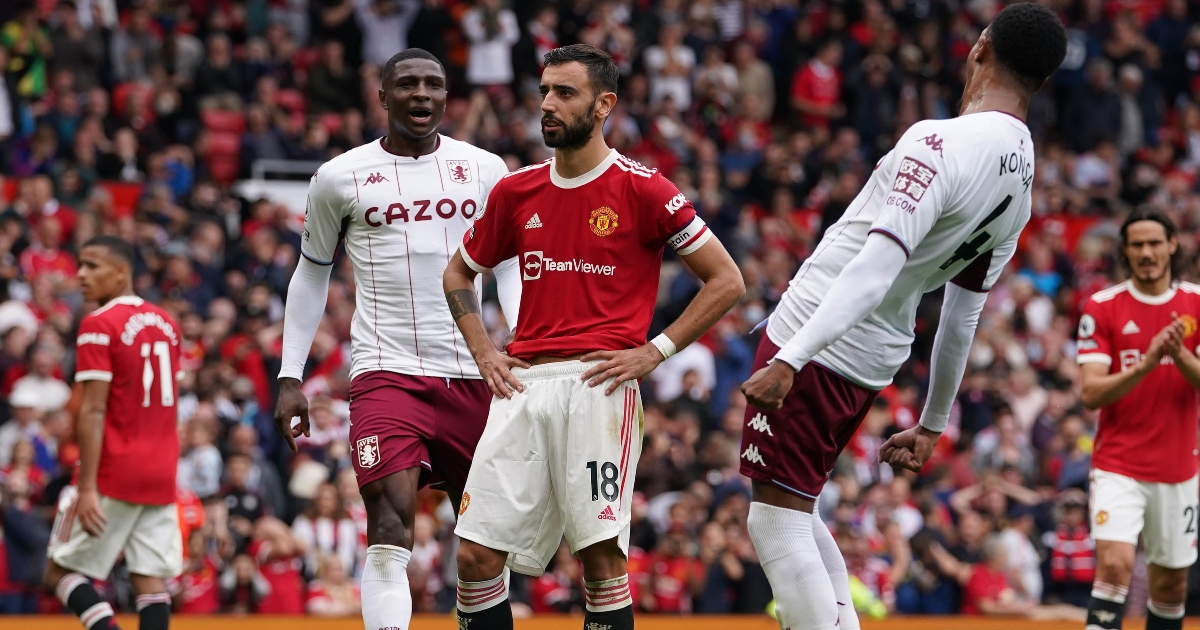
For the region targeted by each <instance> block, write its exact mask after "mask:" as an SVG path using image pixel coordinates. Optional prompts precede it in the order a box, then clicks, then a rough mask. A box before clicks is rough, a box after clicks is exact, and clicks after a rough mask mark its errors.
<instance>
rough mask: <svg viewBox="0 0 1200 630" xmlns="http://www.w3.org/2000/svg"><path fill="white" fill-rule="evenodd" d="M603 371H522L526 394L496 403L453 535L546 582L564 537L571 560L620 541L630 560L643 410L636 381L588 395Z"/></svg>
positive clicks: (576, 364) (572, 367)
mask: <svg viewBox="0 0 1200 630" xmlns="http://www.w3.org/2000/svg"><path fill="white" fill-rule="evenodd" d="M597 363H598V362H589V363H584V362H582V361H563V362H561V363H549V364H545V365H537V366H534V367H532V368H529V369H521V368H516V369H514V370H513V371H512V372H513V376H515V377H517V380H519V381H520V382H521V384H522V385H524V387H525V391H524V392H517V393H515V394H514V395H513V397H512V398H509V399H502V398H493V399H492V407H491V411H490V413H489V415H488V421H487V427H486V428H485V429H484V431H483V436H482V437H481V438H480V439H479V446H478V447H477V448H476V449H475V458H474V460H473V461H472V463H471V472H470V474H469V475H468V476H467V483H466V487H465V488H464V489H463V499H462V505H461V507H460V508H459V518H458V526H457V527H456V528H455V530H454V531H455V533H456V534H458V535H459V536H461V537H462V538H465V539H467V540H470V541H473V542H476V543H479V544H480V545H483V546H485V547H489V548H491V549H496V550H499V551H506V552H508V554H509V556H508V567H509V568H510V569H512V570H513V571H517V572H519V573H524V574H526V575H532V576H538V575H541V574H542V573H544V572H545V571H546V565H547V564H548V563H549V562H550V559H551V558H552V557H553V556H554V553H555V552H556V551H557V550H558V545H559V542H560V541H561V540H562V538H563V536H564V535H566V538H567V543H568V544H570V546H571V551H572V553H577V552H578V551H579V550H580V549H584V548H587V547H589V546H591V545H593V544H595V543H598V542H601V541H604V540H608V539H610V538H616V539H617V541H618V543H619V544H620V546H621V550H622V551H624V552H625V553H626V554H628V550H629V522H630V507H631V505H632V503H633V478H634V474H635V471H636V470H637V465H638V458H639V456H640V455H641V450H642V430H643V426H642V424H643V421H642V401H641V396H640V394H639V391H638V386H637V382H636V381H632V382H627V383H624V384H622V385H621V386H620V387H618V388H617V390H616V391H615V392H613V393H612V395H611V396H606V395H605V394H604V390H605V389H606V388H607V383H602V384H600V385H598V386H596V387H588V384H587V383H586V382H584V381H581V380H580V376H581V375H582V374H583V373H584V372H585V371H587V369H588V368H590V367H591V366H593V365H596V364H597Z"/></svg>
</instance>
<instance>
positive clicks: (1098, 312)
mask: <svg viewBox="0 0 1200 630" xmlns="http://www.w3.org/2000/svg"><path fill="white" fill-rule="evenodd" d="M1075 347H1076V349H1077V352H1078V354H1079V358H1078V361H1079V363H1080V364H1083V363H1103V364H1104V365H1112V362H1113V360H1112V338H1111V336H1110V335H1109V324H1108V319H1107V318H1106V317H1105V313H1104V309H1103V308H1102V305H1101V304H1099V303H1098V302H1096V299H1095V298H1094V297H1093V298H1090V299H1088V301H1087V303H1086V304H1084V305H1083V315H1082V316H1081V317H1080V318H1079V331H1078V339H1077V340H1076V344H1075Z"/></svg>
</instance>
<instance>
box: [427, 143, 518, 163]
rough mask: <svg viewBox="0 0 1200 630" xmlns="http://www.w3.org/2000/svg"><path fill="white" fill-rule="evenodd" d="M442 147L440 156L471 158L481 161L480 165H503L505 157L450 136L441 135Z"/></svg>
mask: <svg viewBox="0 0 1200 630" xmlns="http://www.w3.org/2000/svg"><path fill="white" fill-rule="evenodd" d="M440 142H441V143H442V144H441V147H439V148H438V155H439V157H445V158H446V159H450V160H471V161H475V162H479V165H480V166H485V165H486V166H491V167H494V166H497V165H500V166H503V165H504V158H502V157H500V156H499V155H496V154H495V153H492V152H491V151H488V150H486V149H481V148H479V147H477V146H475V145H473V144H471V143H470V142H464V141H462V140H458V139H455V138H451V137H450V136H441V140H440Z"/></svg>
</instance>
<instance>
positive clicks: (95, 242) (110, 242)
mask: <svg viewBox="0 0 1200 630" xmlns="http://www.w3.org/2000/svg"><path fill="white" fill-rule="evenodd" d="M83 246H84V247H103V248H105V249H107V250H108V252H109V253H110V254H112V255H113V256H116V257H117V258H120V259H121V260H122V261H123V262H124V263H125V264H127V265H129V268H130V269H131V270H132V269H133V245H130V244H129V242H128V241H126V240H125V239H123V238H120V237H118V236H110V235H108V234H101V235H99V236H93V237H92V238H90V239H88V242H86V243H84V244H83Z"/></svg>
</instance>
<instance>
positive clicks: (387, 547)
mask: <svg viewBox="0 0 1200 630" xmlns="http://www.w3.org/2000/svg"><path fill="white" fill-rule="evenodd" d="M420 474H421V471H420V469H419V468H408V469H405V470H401V471H399V472H396V473H393V474H390V475H388V476H386V477H384V478H382V479H378V480H376V481H372V482H369V483H367V484H366V485H364V486H363V487H362V488H360V490H359V492H360V493H361V494H362V497H363V504H364V506H365V507H366V508H367V545H368V546H367V557H366V562H365V563H364V566H363V575H362V587H361V588H362V612H363V624H364V626H365V627H366V629H367V630H378V629H380V628H407V627H408V624H409V622H410V620H411V619H412V593H411V591H410V588H409V583H408V562H409V560H410V559H411V558H412V551H410V549H411V548H412V545H413V523H414V521H415V519H416V495H417V486H418V482H419V480H420Z"/></svg>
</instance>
